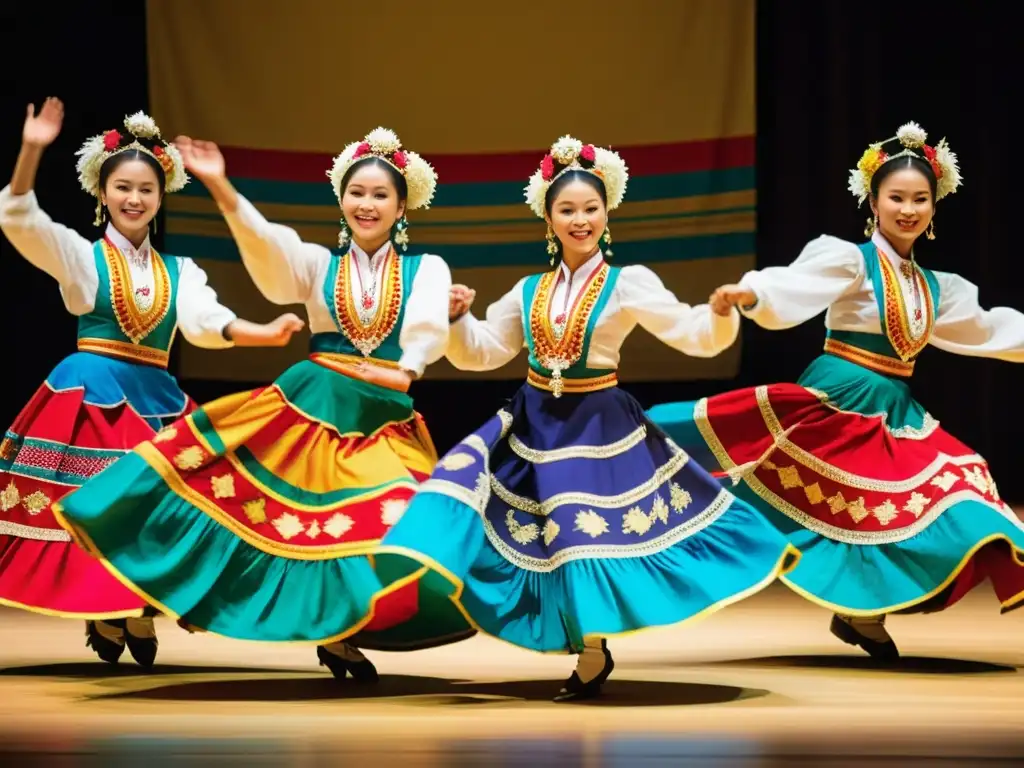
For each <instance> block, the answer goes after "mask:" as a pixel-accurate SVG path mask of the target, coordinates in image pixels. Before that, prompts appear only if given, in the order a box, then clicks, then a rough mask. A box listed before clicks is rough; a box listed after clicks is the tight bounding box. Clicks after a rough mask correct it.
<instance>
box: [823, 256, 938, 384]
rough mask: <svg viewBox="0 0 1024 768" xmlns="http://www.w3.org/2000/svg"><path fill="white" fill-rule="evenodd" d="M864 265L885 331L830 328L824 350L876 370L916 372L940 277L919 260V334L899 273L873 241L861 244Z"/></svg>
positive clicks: (932, 319)
mask: <svg viewBox="0 0 1024 768" xmlns="http://www.w3.org/2000/svg"><path fill="white" fill-rule="evenodd" d="M860 250H861V254H862V255H863V258H864V266H865V270H866V272H867V276H868V279H870V281H871V286H872V290H873V291H874V294H875V301H876V302H877V303H878V317H879V320H880V322H881V326H882V332H881V333H880V334H878V333H864V332H861V331H835V330H829V331H828V333H827V334H826V338H825V351H826V352H828V353H830V354H833V355H836V356H837V357H842V358H844V359H846V360H850V361H851V362H854V363H857V364H858V365H862V366H864V367H865V368H869V369H871V370H873V371H876V372H877V373H883V374H886V375H890V376H904V377H908V376H910V375H912V374H913V372H914V361H915V360H916V359H917V356H918V355H920V354H921V351H922V350H923V349H924V348H925V347H926V346H927V345H928V340H929V338H931V334H932V329H933V328H934V327H935V319H936V318H937V317H938V312H939V301H940V293H939V281H938V280H937V279H936V277H935V274H934V273H933V272H932V271H931V270H930V269H925V268H923V267H921V266H919V265H917V264H914V268H915V273H914V274H915V280H917V284H918V286H919V287H920V289H921V292H922V298H923V299H924V307H923V312H924V321H925V329H924V331H923V332H922V333H921V335H920V336H919V337H917V338H915V337H914V336H913V334H912V333H911V330H910V317H909V312H910V311H911V310H910V308H909V307H908V306H907V305H906V302H905V301H904V298H903V292H902V290H901V289H900V283H899V275H898V274H897V271H896V268H895V267H893V265H892V262H890V261H889V259H888V258H887V257H886V256H885V254H883V253H881V252H880V251H879V250H878V247H877V246H876V245H875V244H874V243H871V242H867V243H864V244H862V245H861V246H860Z"/></svg>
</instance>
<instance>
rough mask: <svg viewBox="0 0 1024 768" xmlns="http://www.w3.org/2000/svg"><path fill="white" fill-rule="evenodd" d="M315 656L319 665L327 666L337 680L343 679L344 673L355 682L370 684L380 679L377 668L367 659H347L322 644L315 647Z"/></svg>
mask: <svg viewBox="0 0 1024 768" xmlns="http://www.w3.org/2000/svg"><path fill="white" fill-rule="evenodd" d="M316 657H317V658H318V659H319V660H320V666H321V667H327V669H329V670H330V671H331V674H332V675H334V677H335V679H337V680H344V679H345V676H346V675H351V676H352V679H353V680H354V681H355V682H357V683H366V684H370V683H376V682H378V681H379V680H380V675H379V674H377V668H376V667H375V666H373V662H371V661H370V660H369V659H363V660H362V661H348V660H347V659H343V658H341V656H338V655H336V654H333V653H331V652H330V651H328V650H327V649H326V648H324V647H323V646H322V645H318V646H317V647H316Z"/></svg>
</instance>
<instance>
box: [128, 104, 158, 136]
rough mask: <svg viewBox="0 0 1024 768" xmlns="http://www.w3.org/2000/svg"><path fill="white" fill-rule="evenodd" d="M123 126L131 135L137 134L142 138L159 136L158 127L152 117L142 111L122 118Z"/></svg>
mask: <svg viewBox="0 0 1024 768" xmlns="http://www.w3.org/2000/svg"><path fill="white" fill-rule="evenodd" d="M124 127H125V128H127V129H128V131H129V133H131V134H132V136H139V137H141V138H143V139H151V138H153V137H158V136H160V129H159V128H157V127H156V122H155V121H154V120H153V118H152V117H150V116H149V115H147V114H145V113H144V112H142V111H139V112H136V113H135V114H134V115H129V116H128V117H126V118H125V119H124Z"/></svg>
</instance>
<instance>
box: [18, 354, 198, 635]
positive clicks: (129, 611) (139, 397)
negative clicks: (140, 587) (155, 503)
mask: <svg viewBox="0 0 1024 768" xmlns="http://www.w3.org/2000/svg"><path fill="white" fill-rule="evenodd" d="M191 407H193V404H192V403H191V402H190V401H189V400H188V398H187V397H186V396H185V395H184V394H183V393H182V392H181V390H180V389H179V388H178V385H177V383H176V382H175V381H174V378H173V377H172V376H171V375H170V374H168V373H167V372H166V371H164V370H162V369H158V368H153V367H150V366H144V365H139V364H136V363H131V362H126V361H122V360H115V359H111V358H106V357H102V356H99V355H95V354H92V353H88V352H79V353H76V354H73V355H71V356H70V357H68V358H66V359H65V360H63V361H62V362H61V363H60V364H59V365H58V366H57V367H56V368H55V369H54V370H53V372H52V373H51V374H50V376H49V377H48V378H47V380H46V381H45V382H44V383H43V385H42V386H41V387H40V388H39V389H38V390H37V391H36V393H35V394H34V395H33V396H32V399H31V400H29V402H28V404H27V405H26V406H25V407H24V408H23V409H22V411H21V413H19V414H18V417H17V419H15V421H14V423H13V424H12V425H11V427H10V429H8V430H7V432H6V433H5V434H4V437H3V440H2V442H0V604H3V605H9V606H13V607H17V608H25V609H27V610H30V611H34V612H37V613H43V614H48V615H54V616H63V617H66V618H85V619H102V618H118V617H127V616H139V615H141V614H142V612H143V609H144V608H146V603H145V601H143V600H142V599H141V598H140V597H139V596H138V595H137V594H135V593H134V592H132V591H131V590H130V589H128V588H126V587H125V586H124V585H122V584H121V582H119V581H118V580H117V579H116V578H114V577H113V576H112V575H111V574H110V573H109V572H108V571H107V570H106V568H104V567H103V565H102V564H101V563H100V562H98V561H97V560H95V559H94V558H92V557H90V556H89V555H88V554H87V553H86V552H84V551H83V550H82V549H81V548H80V547H79V546H77V545H76V544H75V543H74V542H72V540H71V536H70V535H69V534H68V532H67V531H65V530H64V529H63V528H62V527H61V525H60V523H59V522H58V521H57V520H56V519H55V517H54V515H53V512H52V511H51V507H50V505H51V503H53V502H55V501H57V500H58V499H61V498H62V497H64V496H65V494H67V493H68V492H70V491H72V490H74V489H75V488H78V487H79V486H81V485H82V484H83V483H85V482H86V481H88V480H89V478H91V477H94V476H95V475H97V474H98V473H99V472H100V471H101V470H103V469H104V468H106V467H107V466H109V465H110V464H112V463H113V462H114V461H115V460H117V459H118V458H120V457H121V456H124V455H125V453H126V452H127V451H129V450H130V449H131V448H133V447H134V446H135V445H137V444H138V443H140V442H142V441H144V440H147V439H149V438H150V437H152V436H153V435H154V434H155V432H156V430H157V429H159V428H160V424H161V419H163V418H170V417H175V416H180V415H181V414H183V413H185V412H187V411H188V410H189V409H190V408H191Z"/></svg>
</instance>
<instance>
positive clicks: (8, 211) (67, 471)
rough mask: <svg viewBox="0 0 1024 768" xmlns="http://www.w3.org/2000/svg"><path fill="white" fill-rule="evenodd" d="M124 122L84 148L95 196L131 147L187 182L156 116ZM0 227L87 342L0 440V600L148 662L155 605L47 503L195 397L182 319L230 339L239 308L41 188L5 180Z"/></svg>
mask: <svg viewBox="0 0 1024 768" xmlns="http://www.w3.org/2000/svg"><path fill="white" fill-rule="evenodd" d="M124 125H125V129H126V132H125V133H123V134H122V133H119V132H118V131H110V132H108V133H107V134H105V135H104V136H98V137H96V138H93V139H90V140H89V141H88V142H86V144H85V145H84V146H83V147H82V149H81V150H80V152H79V156H80V160H79V163H78V169H79V178H80V181H81V183H82V186H83V188H84V189H85V191H86V192H88V193H89V194H91V195H94V196H96V197H97V201H98V200H99V170H100V167H101V166H102V165H103V163H104V162H105V161H106V160H107V159H109V158H110V157H113V156H114V155H116V154H118V153H120V152H124V151H129V150H140V151H142V152H146V153H148V154H150V155H151V156H153V157H154V158H155V159H156V160H157V161H158V162H159V163H160V164H161V166H162V167H163V169H164V171H165V174H166V187H165V191H166V192H175V191H177V190H179V189H181V188H182V187H183V186H184V185H185V184H186V182H187V176H186V174H185V171H184V168H183V167H182V163H181V158H180V156H179V155H178V153H177V151H176V150H175V148H174V147H173V146H171V145H169V144H166V143H164V142H163V141H161V140H160V138H159V131H158V130H157V128H156V126H155V125H154V124H153V121H152V120H151V119H150V118H149V117H147V116H145V115H143V114H142V113H141V112H140V113H138V114H136V115H132V116H131V117H129V118H127V119H126V120H125V123H124ZM97 205H98V208H99V210H100V211H102V207H101V206H100V205H99V202H97ZM97 223H99V219H98V220H97ZM0 228H2V229H3V232H4V234H5V235H6V236H7V238H8V239H9V240H10V241H11V243H12V245H14V247H15V248H17V249H18V251H19V252H20V253H21V254H22V256H24V257H25V258H26V259H27V260H28V261H29V262H31V263H32V264H33V265H34V266H36V267H38V268H39V269H41V270H43V271H44V272H46V273H47V274H49V275H50V276H51V277H53V278H54V279H55V280H56V281H57V282H58V284H59V285H60V290H61V295H62V296H63V298H64V306H65V307H67V310H68V311H69V312H70V313H71V314H73V315H76V316H77V317H78V350H79V351H78V352H76V353H74V354H72V355H70V356H69V357H67V358H65V359H64V360H63V361H61V362H60V363H59V364H58V365H57V367H56V368H54V369H53V372H52V373H50V375H49V376H48V377H47V379H46V381H45V382H44V383H43V385H42V386H41V387H40V388H39V389H38V390H37V391H36V393H35V395H34V396H33V397H32V399H31V400H30V401H29V403H28V404H27V405H26V406H25V407H24V408H23V409H22V411H21V413H20V414H19V415H18V417H17V419H16V420H15V421H14V424H13V425H12V426H11V427H10V428H9V429H8V430H7V432H6V434H5V435H4V436H3V441H2V443H0V603H3V604H5V605H11V606H15V607H19V608H25V609H27V610H30V611H35V612H38V613H44V614H49V615H56V616H64V617H74V618H85V619H87V630H86V634H87V641H86V642H87V645H91V646H92V647H93V649H94V650H95V651H96V652H97V653H98V654H99V656H100V657H101V658H103V659H104V660H106V661H109V662H116V661H118V659H119V658H120V656H121V655H122V653H123V652H124V648H125V643H126V641H127V645H128V649H129V651H130V652H131V654H132V655H133V656H134V657H135V659H136V660H137V661H138V662H139V663H140V664H143V665H147V666H148V665H150V664H152V663H153V660H154V658H155V656H156V650H157V639H156V633H155V631H154V628H153V620H152V618H150V617H144V616H143V613H144V611H145V612H146V613H148V614H149V615H150V616H151V615H152V614H153V611H147V610H146V609H147V605H146V602H145V601H144V600H143V599H141V598H140V597H139V596H138V595H137V594H135V593H134V592H133V591H131V590H130V589H128V588H127V587H125V586H124V585H122V584H121V582H120V581H118V580H117V579H116V578H115V577H114V576H112V575H111V574H110V573H108V572H107V570H106V569H105V568H104V567H103V565H102V564H101V563H100V562H98V561H97V560H94V559H93V558H91V557H90V556H89V555H88V554H87V553H86V552H84V551H82V550H81V549H80V548H79V547H78V546H76V545H75V544H74V543H72V540H71V537H70V536H69V535H68V533H67V531H65V530H64V529H63V528H62V527H61V526H60V524H59V523H58V521H57V520H56V519H55V518H54V515H53V513H52V511H51V508H50V505H51V503H52V502H54V501H56V500H57V499H60V498H61V497H62V496H64V495H65V494H66V493H68V492H69V491H71V490H73V489H75V488H77V487H79V486H80V485H82V484H83V483H85V482H86V481H87V480H88V479H89V478H90V477H93V476H95V475H96V474H98V473H99V472H100V471H101V470H102V469H104V468H105V467H108V466H109V465H110V464H112V463H113V462H114V461H115V460H116V459H117V458H119V457H121V456H123V455H124V454H125V453H126V452H127V451H128V450H130V449H131V448H133V447H134V446H135V445H136V444H138V443H140V442H142V441H144V440H146V439H148V438H150V437H152V436H153V435H154V434H155V433H156V431H157V430H159V429H160V428H161V426H162V423H163V422H164V420H167V419H174V418H177V417H179V416H181V415H182V414H184V413H187V412H188V411H190V410H191V409H192V408H193V407H194V404H193V403H192V402H191V400H190V399H189V398H188V397H187V396H186V395H185V394H184V393H183V392H182V391H181V389H180V388H179V387H178V383H177V382H176V381H175V379H174V377H173V376H171V374H170V373H168V371H167V361H168V354H169V351H170V348H171V343H172V341H173V339H174V335H175V332H176V331H177V330H179V329H180V330H181V332H182V333H183V334H184V336H185V338H186V339H188V340H189V341H190V342H191V343H193V344H195V345H197V346H200V347H206V348H209V349H220V348H226V347H230V346H232V343H231V342H230V341H229V340H228V339H226V338H225V337H224V335H223V331H224V329H225V328H226V327H227V326H228V324H229V323H231V322H232V321H233V320H235V314H234V313H233V312H231V311H230V310H228V309H226V308H225V307H223V306H221V305H220V304H219V303H218V302H217V297H216V294H215V293H214V292H213V290H212V289H211V288H210V287H209V286H208V285H207V283H206V274H205V273H204V272H203V270H202V269H201V268H199V267H198V266H197V265H196V264H195V263H194V262H193V261H192V260H191V259H186V258H181V257H177V256H167V255H161V254H159V253H157V252H156V251H155V250H154V249H153V248H152V247H151V246H150V243H149V240H148V238H147V240H146V241H145V242H144V243H143V244H142V246H141V247H140V248H138V249H136V248H134V247H133V246H132V244H131V243H130V242H129V241H128V240H127V239H126V238H125V237H124V236H123V235H122V234H121V233H120V232H118V231H117V230H116V229H115V228H114V226H113V225H112V224H108V225H107V228H106V232H105V234H104V236H103V239H101V240H99V241H97V242H95V243H91V242H89V241H88V240H86V239H85V238H83V237H81V236H80V235H79V234H78V233H77V232H74V231H73V230H71V229H68V228H67V227H64V226H61V225H60V224H57V223H55V222H54V221H52V220H51V219H50V217H49V216H48V215H47V214H46V213H45V212H44V211H42V210H41V209H40V207H39V204H38V202H37V201H36V196H35V193H34V192H31V191H30V192H28V193H26V194H22V195H15V194H12V193H11V190H10V187H6V188H4V189H3V191H0Z"/></svg>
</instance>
